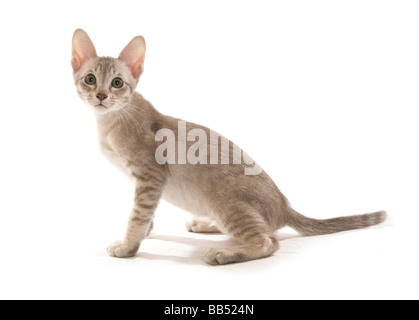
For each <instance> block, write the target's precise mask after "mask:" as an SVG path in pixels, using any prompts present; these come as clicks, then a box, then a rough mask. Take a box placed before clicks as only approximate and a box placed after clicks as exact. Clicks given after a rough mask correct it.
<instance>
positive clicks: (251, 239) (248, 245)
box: [204, 210, 280, 265]
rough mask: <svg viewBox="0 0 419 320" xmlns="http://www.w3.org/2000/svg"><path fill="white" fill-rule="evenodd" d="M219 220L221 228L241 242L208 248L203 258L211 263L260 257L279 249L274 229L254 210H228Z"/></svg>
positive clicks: (232, 261)
mask: <svg viewBox="0 0 419 320" xmlns="http://www.w3.org/2000/svg"><path fill="white" fill-rule="evenodd" d="M220 218H221V217H220ZM219 222H221V223H222V227H223V229H225V230H226V231H227V232H228V234H230V235H231V236H233V237H234V238H236V239H237V240H238V241H239V242H240V243H241V244H240V245H237V246H232V247H227V248H213V249H210V250H209V251H208V252H207V253H206V254H205V256H204V259H205V261H206V262H207V263H209V264H211V265H222V264H228V263H236V262H244V261H249V260H255V259H260V258H264V257H267V256H270V255H271V254H273V253H274V252H275V251H277V250H279V247H280V245H279V242H278V240H277V239H276V238H275V236H274V231H273V230H272V228H270V227H269V226H268V224H267V223H266V221H265V220H264V219H263V218H262V217H261V216H260V215H259V214H258V213H257V212H255V211H252V210H249V211H247V212H237V211H236V212H230V213H229V214H227V215H224V216H222V218H221V219H220V221H219Z"/></svg>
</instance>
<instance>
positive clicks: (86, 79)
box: [84, 74, 96, 86]
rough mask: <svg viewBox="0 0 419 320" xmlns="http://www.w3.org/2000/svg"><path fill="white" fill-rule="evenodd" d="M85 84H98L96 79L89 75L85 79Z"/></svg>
mask: <svg viewBox="0 0 419 320" xmlns="http://www.w3.org/2000/svg"><path fill="white" fill-rule="evenodd" d="M84 82H86V84H88V85H89V86H92V85H94V84H95V83H96V77H95V76H94V75H93V74H88V75H87V76H86V78H84Z"/></svg>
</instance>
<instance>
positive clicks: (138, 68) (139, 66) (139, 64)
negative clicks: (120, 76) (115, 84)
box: [131, 58, 144, 78]
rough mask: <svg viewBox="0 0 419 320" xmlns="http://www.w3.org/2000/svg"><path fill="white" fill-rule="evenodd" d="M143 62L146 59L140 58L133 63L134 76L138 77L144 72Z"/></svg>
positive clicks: (132, 71)
mask: <svg viewBox="0 0 419 320" xmlns="http://www.w3.org/2000/svg"><path fill="white" fill-rule="evenodd" d="M143 62H144V59H142V58H140V59H138V60H137V61H135V62H134V63H132V65H131V73H132V75H133V76H134V78H138V77H139V76H140V75H141V73H142V72H143Z"/></svg>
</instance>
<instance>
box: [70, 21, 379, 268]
mask: <svg viewBox="0 0 419 320" xmlns="http://www.w3.org/2000/svg"><path fill="white" fill-rule="evenodd" d="M144 57H145V41H144V38H143V37H141V36H139V37H136V38H134V39H133V40H132V41H131V42H130V43H129V44H128V45H127V46H126V47H125V48H124V50H122V52H121V54H120V56H119V57H118V58H117V59H114V58H108V57H98V56H97V54H96V50H95V47H94V46H93V43H92V41H91V40H90V38H89V36H88V35H87V34H86V32H84V31H83V30H81V29H78V30H76V31H75V33H74V36H73V42H72V61H71V62H72V67H73V71H74V72H73V74H74V80H75V85H76V88H77V93H78V94H79V96H80V98H81V99H82V100H83V101H85V102H86V103H87V104H88V105H90V106H91V108H92V109H93V110H94V111H95V114H96V118H97V127H98V133H99V143H100V147H101V150H102V151H103V153H104V154H105V156H106V157H107V158H108V159H109V160H110V161H111V162H113V163H114V164H115V165H116V166H117V167H119V168H120V169H122V170H123V171H124V172H125V173H126V174H128V175H129V176H130V177H132V178H133V179H134V181H135V197H134V207H133V209H132V213H131V215H130V217H129V221H128V228H127V231H126V235H125V238H124V240H123V241H122V242H116V243H114V244H112V245H111V246H109V248H108V253H109V254H110V255H111V256H113V257H119V258H123V257H131V256H134V255H135V254H136V252H137V251H138V248H139V247H140V244H141V241H142V240H143V239H144V238H146V237H147V235H148V234H149V233H150V231H151V229H152V228H153V218H154V212H155V210H156V208H157V205H158V203H159V201H160V199H165V200H167V201H169V202H170V203H172V204H174V205H176V206H178V207H180V208H182V209H184V210H187V211H189V212H191V213H193V214H194V215H196V217H197V218H196V219H195V220H193V221H192V222H191V223H189V224H187V228H188V230H189V231H191V232H219V231H222V232H224V233H226V234H229V235H231V236H233V237H234V238H236V239H237V240H238V241H239V242H240V244H238V245H236V246H232V247H229V248H221V249H220V248H214V249H210V250H209V251H208V252H207V253H206V254H205V256H204V259H205V261H206V262H207V263H209V264H212V265H216V264H227V263H234V262H242V261H248V260H252V259H259V258H262V257H266V256H269V255H271V254H273V253H274V252H275V251H277V250H278V249H279V242H278V240H277V239H276V238H275V231H276V230H278V229H280V228H282V227H284V226H290V227H292V228H294V229H295V230H297V231H298V232H299V233H301V234H303V235H308V236H312V235H321V234H328V233H334V232H339V231H344V230H349V229H358V228H364V227H368V226H372V225H375V224H378V223H381V222H382V221H384V220H385V218H386V213H385V212H384V211H380V212H375V213H370V214H364V215H357V216H349V217H340V218H333V219H327V220H316V219H311V218H308V217H305V216H303V215H302V214H300V213H298V212H297V211H295V210H294V209H292V208H291V206H290V204H289V203H288V201H287V199H286V198H285V196H284V195H283V194H282V193H281V192H280V191H279V190H278V188H277V187H276V185H275V183H274V182H273V181H272V180H271V178H270V177H269V176H268V175H267V174H266V173H265V172H264V171H263V170H259V171H257V172H254V173H253V174H252V173H250V174H246V173H245V169H249V166H248V165H246V164H244V163H242V162H241V161H237V159H239V160H241V159H242V155H241V153H240V154H239V157H237V154H238V153H237V150H238V149H237V148H236V146H235V145H233V144H232V143H231V142H228V141H227V143H226V139H225V138H223V137H219V136H217V135H216V136H215V139H213V138H208V137H212V136H211V135H212V134H213V133H212V132H211V131H210V130H209V129H208V128H205V127H203V126H200V125H196V124H193V123H189V122H184V121H181V120H178V119H175V118H172V117H169V116H165V115H163V114H161V113H159V112H158V111H157V110H156V109H154V107H153V106H152V105H151V104H150V103H149V102H148V101H147V100H145V99H144V98H143V97H142V96H141V95H140V94H139V93H137V92H135V91H134V90H135V88H136V86H137V83H138V79H139V77H140V75H141V73H142V72H143V65H144ZM182 126H183V128H182V130H181V127H182ZM170 132H171V134H170ZM186 132H187V133H188V137H187V139H185V138H184V137H182V135H183V134H186ZM203 135H206V137H203V138H202V136H203ZM164 137H166V140H165V142H162V141H163V140H164ZM197 137H198V138H200V139H199V142H200V144H199V145H198V147H197V146H194V145H195V144H197V143H198V142H197V141H196V138H197ZM201 138H202V139H201ZM204 138H205V139H204ZM219 138H220V139H219ZM172 140H173V141H178V145H177V149H176V150H172V149H170V148H169V142H170V141H172ZM220 140H221V144H220V145H218V142H219V141H220ZM164 143H165V144H167V145H166V148H163V149H165V151H164V152H162V153H161V154H160V155H158V152H157V151H158V150H159V148H160V149H161V147H162V145H163V144H164ZM202 146H204V148H202ZM208 150H210V151H215V152H217V151H218V153H219V154H218V155H215V156H214V155H213V153H212V152H211V154H210V153H209V152H208ZM173 152H175V154H173ZM169 153H170V154H169ZM197 154H198V156H197ZM185 155H187V156H188V159H185ZM245 156H246V155H245V154H244V155H243V158H246V157H245ZM194 159H195V160H196V161H192V160H194ZM197 159H198V160H197ZM232 159H234V160H233V161H232ZM168 160H171V161H168ZM186 160H189V161H186ZM207 160H208V161H207ZM246 163H247V164H248V163H249V162H246ZM256 167H257V165H256V164H255V166H254V168H256Z"/></svg>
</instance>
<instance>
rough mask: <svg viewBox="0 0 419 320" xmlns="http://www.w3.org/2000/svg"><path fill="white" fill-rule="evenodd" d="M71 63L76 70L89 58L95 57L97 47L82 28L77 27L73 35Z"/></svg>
mask: <svg viewBox="0 0 419 320" xmlns="http://www.w3.org/2000/svg"><path fill="white" fill-rule="evenodd" d="M72 55H73V57H72V59H71V65H72V66H73V70H74V72H77V71H79V70H80V68H81V67H82V66H83V64H84V63H85V62H86V60H87V59H91V58H95V57H96V56H97V55H96V49H95V46H94V45H93V42H92V40H90V38H89V36H88V35H87V33H86V32H85V31H83V30H82V29H77V30H76V31H75V32H74V35H73V48H72Z"/></svg>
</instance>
